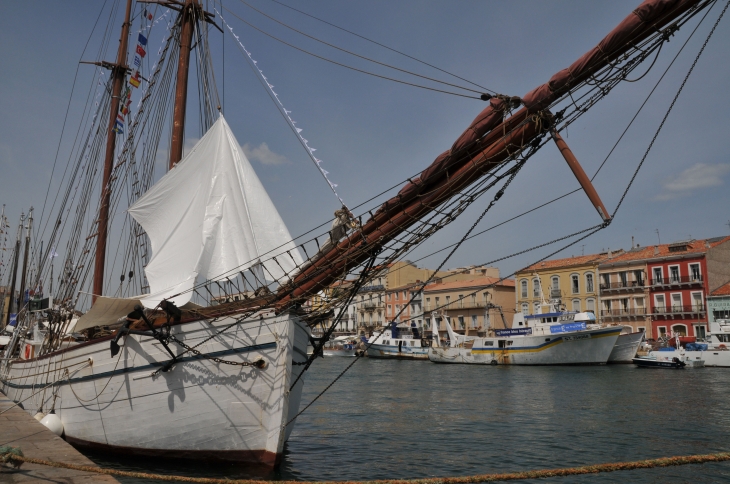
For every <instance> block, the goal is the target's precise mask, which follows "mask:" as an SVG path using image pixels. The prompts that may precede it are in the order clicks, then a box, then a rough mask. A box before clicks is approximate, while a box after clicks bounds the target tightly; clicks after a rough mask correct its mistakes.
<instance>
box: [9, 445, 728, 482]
mask: <svg viewBox="0 0 730 484" xmlns="http://www.w3.org/2000/svg"><path fill="white" fill-rule="evenodd" d="M728 460H730V452H719V453H717V454H698V455H687V456H676V457H660V458H658V459H645V460H638V461H633V462H615V463H611V464H597V465H587V466H581V467H567V468H563V469H545V470H536V471H524V472H509V473H502V474H481V475H474V476H462V477H432V478H426V479H378V480H372V481H277V484H471V483H477V482H495V481H519V480H524V479H544V478H547V477H563V476H577V475H584V474H598V473H601V472H616V471H629V470H634V469H652V468H655V467H671V466H683V465H688V464H703V463H705V462H725V461H728ZM23 462H28V463H30V464H40V465H45V466H50V467H59V468H62V469H72V470H77V471H84V472H94V473H97V474H106V475H110V476H119V477H135V478H138V479H155V480H158V481H178V482H193V483H200V484H236V483H238V484H271V481H261V480H250V479H216V478H209V477H185V476H168V475H163V474H148V473H145V472H130V471H121V470H117V469H104V468H101V467H94V466H82V465H76V464H67V463H64V462H54V461H49V460H45V459H35V458H32V457H25V456H24V455H23V453H22V451H21V450H20V449H19V448H13V447H9V446H5V447H0V463H2V464H5V465H9V466H11V467H16V468H17V467H20V465H21V464H22V463H23Z"/></svg>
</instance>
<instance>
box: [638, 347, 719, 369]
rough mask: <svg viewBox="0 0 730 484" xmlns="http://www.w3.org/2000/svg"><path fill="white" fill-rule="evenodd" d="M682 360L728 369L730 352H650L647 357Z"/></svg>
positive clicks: (709, 350) (711, 350) (715, 350)
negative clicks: (677, 357) (670, 357)
mask: <svg viewBox="0 0 730 484" xmlns="http://www.w3.org/2000/svg"><path fill="white" fill-rule="evenodd" d="M680 355H681V357H682V359H683V360H684V359H685V358H686V359H687V360H689V361H704V362H705V364H704V366H717V367H725V368H730V351H729V350H727V349H708V350H707V351H682V352H679V351H672V352H669V351H650V352H649V354H648V355H647V356H649V357H652V356H653V357H661V356H680Z"/></svg>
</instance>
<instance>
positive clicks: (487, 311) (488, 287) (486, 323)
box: [423, 268, 515, 335]
mask: <svg viewBox="0 0 730 484" xmlns="http://www.w3.org/2000/svg"><path fill="white" fill-rule="evenodd" d="M491 269H494V268H491ZM490 273H492V274H494V270H492V271H491V272H490ZM514 292H515V281H514V279H505V280H503V281H500V280H499V273H498V272H497V276H496V277H475V278H472V279H470V280H456V281H452V280H449V279H443V280H442V281H439V282H436V283H433V284H429V285H428V286H426V288H425V289H424V291H423V300H424V303H423V311H424V313H423V316H424V318H425V321H426V323H425V326H427V327H428V326H429V325H430V320H431V319H430V318H431V314H432V313H433V312H435V314H434V316H435V317H436V321H437V323H438V327H439V333H443V334H446V323H445V319H444V318H448V321H450V322H451V327H452V328H453V329H454V330H455V331H456V332H457V333H460V334H471V335H477V334H480V335H484V334H485V333H486V331H487V329H489V328H503V327H505V325H504V323H503V322H502V318H501V316H500V314H499V309H498V308H497V306H499V308H501V310H502V312H503V313H504V317H505V319H506V322H507V327H509V326H511V324H512V317H513V316H514V310H513V309H512V303H513V301H514Z"/></svg>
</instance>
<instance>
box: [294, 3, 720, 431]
mask: <svg viewBox="0 0 730 484" xmlns="http://www.w3.org/2000/svg"><path fill="white" fill-rule="evenodd" d="M728 7H730V0H728V2H727V3H726V5H725V8H724V9H723V10H722V12H721V13H720V16H719V17H718V19H717V20H716V21H715V24H714V25H713V27H712V30H710V33H709V34H708V36H707V38H706V39H705V42H704V44H703V45H702V47H701V48H700V50H699V52H698V53H697V56H696V57H695V60H694V62H693V63H692V66H691V67H690V68H689V71H688V72H687V74H686V75H685V77H684V80H683V81H682V84H681V86H680V87H679V89H678V91H677V93H676V94H675V95H674V98H673V100H672V103H671V104H670V106H669V108H668V109H667V112H666V113H665V114H664V117H663V118H662V121H661V123H660V124H659V127H658V128H657V130H656V132H655V134H654V136H653V137H652V140H651V142H650V143H649V146H648V147H647V149H646V151H645V153H644V155H643V156H642V158H641V160H640V161H639V163H638V165H637V167H636V170H635V171H634V174H633V176H632V177H631V180H630V181H629V183H628V184H627V186H626V189H625V190H624V193H623V195H622V196H621V199H620V200H619V202H618V204H617V205H616V208H615V209H614V211H613V214H612V218H611V220H609V221H607V222H604V223H602V224H600V225H597V226H594V227H589V228H588V229H585V230H584V231H583V232H585V231H589V232H588V233H587V234H585V235H584V236H582V237H580V238H579V239H577V240H575V241H573V242H571V243H569V244H567V245H566V246H564V247H563V248H561V249H558V250H557V251H555V252H553V253H551V254H548V255H547V256H545V257H544V258H542V259H540V260H538V261H536V262H534V263H533V264H530V265H534V264H537V263H539V262H541V261H543V260H546V259H548V258H549V257H552V256H553V255H555V254H557V253H559V252H561V251H562V250H565V249H566V248H568V247H570V246H572V245H575V244H576V243H578V242H580V241H582V240H584V239H586V238H588V237H590V236H591V235H593V234H595V233H597V232H598V231H600V230H603V229H604V228H606V227H608V226H609V225H610V223H611V222H612V221H613V220H615V217H616V214H617V213H618V210H619V208H620V207H621V205H622V204H623V201H624V199H625V198H626V195H627V194H628V192H629V190H630V189H631V186H632V185H633V183H634V180H635V179H636V176H637V175H638V173H639V170H641V167H642V166H643V164H644V162H645V161H646V158H647V156H648V155H649V152H650V151H651V149H652V147H653V146H654V142H655V141H656V139H657V137H658V136H659V133H660V132H661V130H662V128H663V127H664V124H665V122H666V120H667V118H668V117H669V114H670V113H671V111H672V109H673V108H674V105H675V103H676V102H677V99H678V98H679V96H680V94H681V93H682V90H683V89H684V86H685V84H686V83H687V80H688V79H689V76H690V75H691V74H692V71H693V70H694V68H695V66H696V65H697V62H698V61H699V58H700V56H701V55H702V53H703V52H704V50H705V47H707V44H708V42H709V41H710V38H711V37H712V35H713V34H714V32H715V30H716V28H717V26H718V24H719V23H720V21H721V20H722V17H723V16H724V15H725V12H726V11H727V9H728ZM472 229H473V227H472ZM467 235H468V232H467ZM574 235H575V234H571V235H569V236H568V237H571V236H574ZM463 241H464V238H462V240H461V241H460V243H462V242H463ZM457 248H458V246H457ZM454 250H456V248H455V249H454ZM454 250H452V251H451V252H450V253H449V255H448V256H447V259H448V257H450V256H451V254H453V252H454ZM514 255H516V254H514ZM514 255H511V256H508V257H512V256H514ZM499 260H504V258H503V259H497V260H496V261H491V262H488V263H487V264H492V263H494V262H497V261H499ZM444 262H446V260H444ZM442 265H443V263H442ZM484 265H486V264H484ZM528 267H529V266H528ZM437 270H438V269H437ZM516 272H517V271H515V272H513V273H512V274H510V275H509V276H506V277H503V278H501V279H500V280H499V281H497V282H495V283H493V284H490V285H489V286H486V287H494V286H495V285H496V284H497V283H499V282H501V281H503V280H505V279H506V278H508V277H511V276H513V275H515V274H516ZM435 273H436V272H434V274H435ZM431 277H433V275H432V276H431ZM421 289H423V286H422V288H421ZM483 289H484V288H479V289H477V290H475V291H473V292H472V293H470V294H466V295H464V296H462V297H460V298H458V299H457V300H463V299H464V298H466V297H468V296H470V295H472V294H476V293H477V292H479V291H482V290H483ZM414 298H415V295H414V296H412V297H411V300H410V301H409V302H408V304H404V305H403V307H402V308H401V309H400V311H399V312H398V314H397V315H396V316H395V317H394V318H393V319H396V318H398V317H399V316H400V315H401V314H402V313H403V311H405V309H406V307H407V306H408V305H409V304H410V303H411V302H412V301H413V299H414ZM449 304H450V303H447V304H444V305H443V306H441V307H440V308H444V307H447V306H448V305H449ZM440 308H439V307H437V308H434V309H433V311H436V310H438V309H440ZM374 341H375V340H373V342H374ZM369 345H372V343H370V344H369ZM358 359H360V357H359V356H357V357H355V360H353V361H352V362H351V363H350V364H349V365H348V366H347V367H345V369H344V370H343V371H342V372H341V373H340V374H339V375H337V376H336V377H335V378H334V380H333V381H332V382H330V383H329V384H328V385H327V386H326V387H325V388H324V389H323V390H322V391H321V392H320V393H319V394H318V395H317V396H315V397H314V399H313V400H312V401H310V402H309V403H308V404H307V405H306V406H305V407H304V408H303V409H302V410H301V411H300V412H298V413H297V414H296V415H295V416H294V417H293V418H292V419H290V420H289V421H288V422H287V423H286V424H285V426H286V425H289V424H290V423H291V422H293V421H294V420H295V419H296V418H297V417H299V416H300V415H301V414H302V413H303V412H304V411H306V410H307V409H308V408H309V407H310V406H311V405H312V404H313V403H314V402H316V401H317V400H318V399H319V398H320V397H321V396H322V395H324V393H325V392H326V391H327V390H329V388H331V387H332V385H334V384H335V383H336V382H337V381H338V380H339V379H340V378H341V377H342V376H343V375H344V374H345V373H346V372H347V371H348V370H349V369H350V368H351V367H352V366H353V365H354V364H355V363H356V362H357V360H358Z"/></svg>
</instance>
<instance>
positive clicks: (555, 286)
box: [551, 276, 560, 291]
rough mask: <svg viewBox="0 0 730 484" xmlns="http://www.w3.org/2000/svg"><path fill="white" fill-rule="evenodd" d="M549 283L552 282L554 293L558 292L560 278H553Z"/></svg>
mask: <svg viewBox="0 0 730 484" xmlns="http://www.w3.org/2000/svg"><path fill="white" fill-rule="evenodd" d="M551 281H552V285H553V286H552V289H553V290H554V291H559V290H560V277H558V276H553V277H552V279H551Z"/></svg>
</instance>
